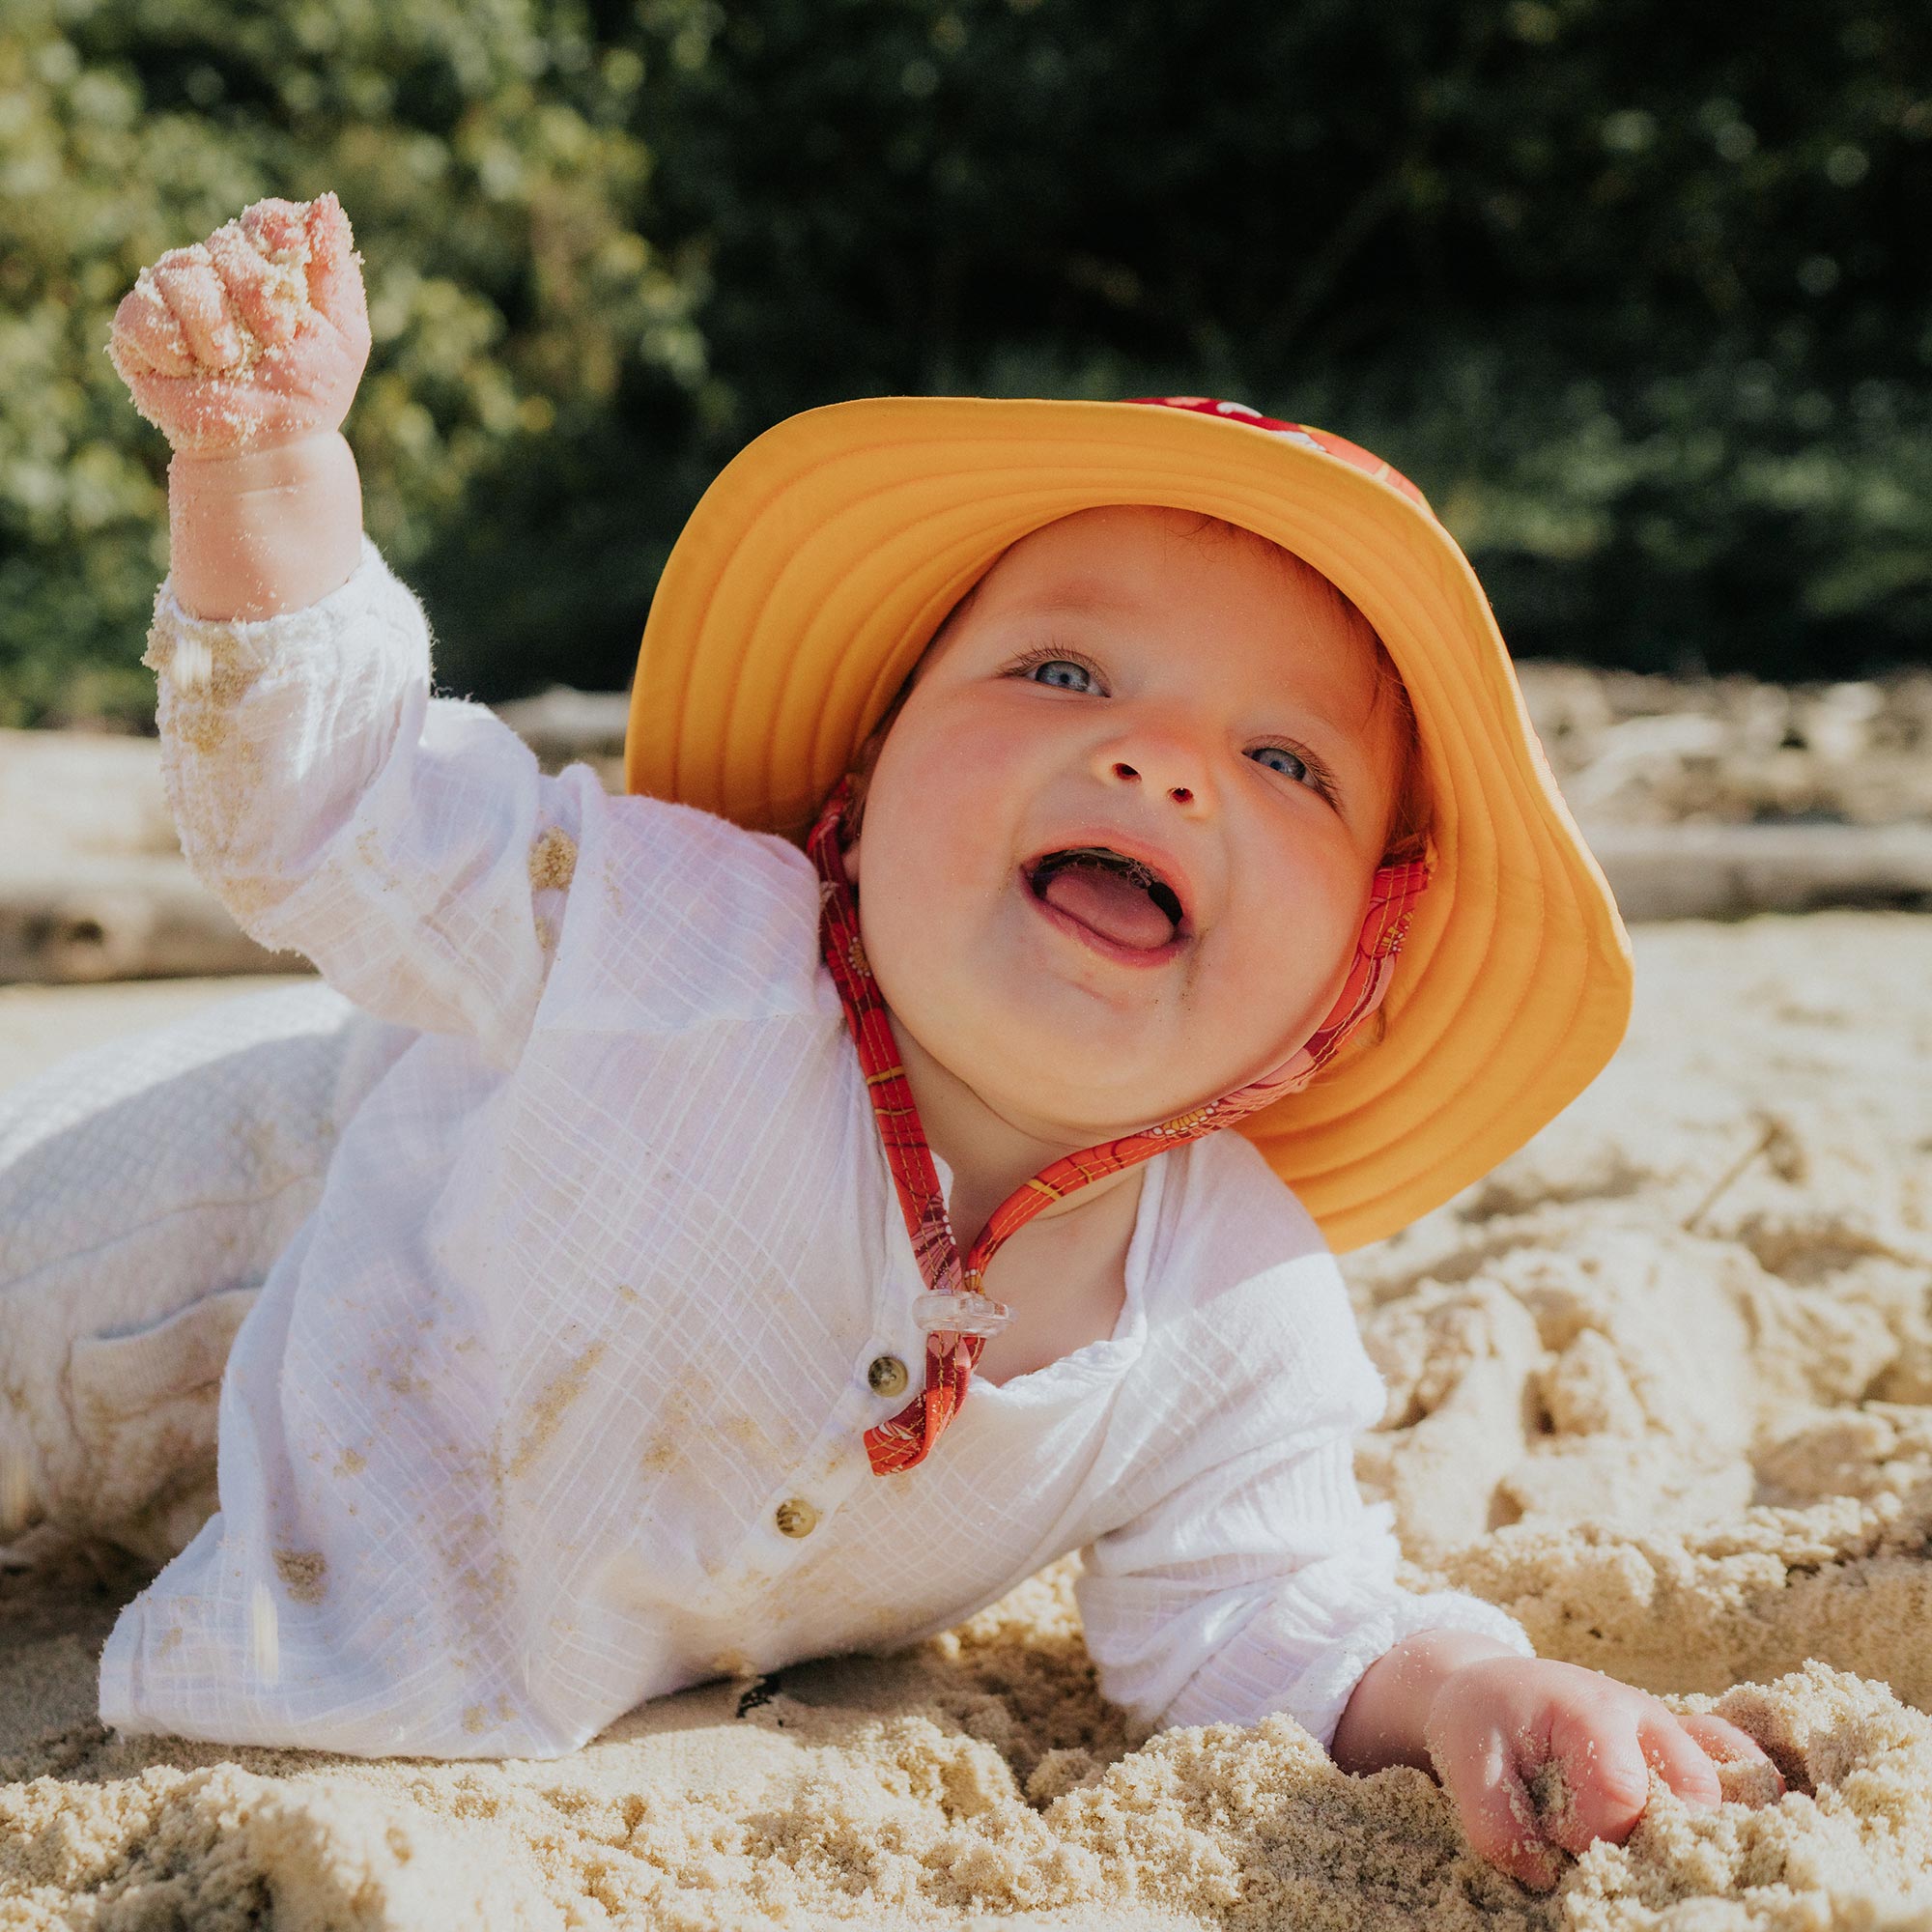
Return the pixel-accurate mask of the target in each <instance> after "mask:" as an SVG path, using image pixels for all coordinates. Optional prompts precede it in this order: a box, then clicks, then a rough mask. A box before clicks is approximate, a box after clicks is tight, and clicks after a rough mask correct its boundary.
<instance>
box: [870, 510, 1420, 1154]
mask: <svg viewBox="0 0 1932 1932" xmlns="http://www.w3.org/2000/svg"><path fill="white" fill-rule="evenodd" d="M1200 523H1201V520H1200V519H1199V518H1197V517H1194V516H1191V515H1187V514H1184V513H1181V512H1178V511H1171V510H1157V509H1150V508H1139V507H1128V508H1109V509H1098V510H1087V511H1083V512H1081V513H1080V514H1079V515H1077V516H1072V517H1067V518H1065V519H1064V520H1063V521H1062V522H1059V523H1056V524H1052V525H1049V526H1046V527H1045V528H1044V529H1040V530H1037V531H1036V532H1034V534H1033V535H1031V536H1029V537H1027V538H1025V539H1023V540H1022V541H1021V542H1019V543H1017V544H1015V545H1014V546H1013V547H1012V548H1011V549H1010V550H1009V551H1008V552H1007V553H1006V554H1005V555H1003V556H1002V557H1001V558H1000V559H999V561H998V562H997V563H996V564H995V565H994V566H993V568H992V570H991V571H990V572H989V573H988V574H987V575H986V576H985V577H984V578H983V579H982V580H981V581H980V586H979V589H978V591H977V593H976V594H975V596H974V597H973V598H972V600H971V601H970V602H969V604H968V605H967V606H966V607H965V609H964V610H963V611H960V612H959V613H957V614H956V615H955V617H954V619H953V621H952V626H951V627H950V629H949V630H948V631H947V633H946V634H945V636H944V638H943V639H942V640H941V641H940V642H939V643H938V644H937V646H936V647H935V648H934V649H933V650H932V651H930V652H929V653H928V655H927V657H926V659H925V661H924V662H923V665H922V666H921V668H920V672H919V676H918V679H917V681H916V683H915V684H914V686H913V689H912V692H911V694H910V696H908V697H907V699H906V702H905V705H904V708H903V709H902V710H901V711H900V713H899V715H898V717H897V719H896V720H895V722H894V724H893V726H892V728H891V730H890V731H889V733H888V734H887V736H886V740H885V743H884V745H883V747H882V748H881V750H880V753H879V759H878V763H877V766H876V768H875V770H874V772H873V776H872V780H871V785H870V790H869V792H868V794H867V803H866V812H865V822H864V828H863V835H862V837H861V838H859V839H857V840H856V841H855V842H854V844H853V846H852V847H851V850H850V852H849V853H848V855H847V866H848V869H849V870H850V871H851V873H852V875H853V877H854V878H855V879H856V880H857V881H858V884H859V908H860V926H861V931H862V934H863V937H864V941H865V946H866V951H867V956H868V957H869V959H870V961H871V965H872V969H873V972H874V973H875V974H876V976H877V978H878V981H879V986H880V990H881V991H882V992H883V993H884V995H885V998H886V1001H887V1004H888V1005H889V1006H890V1007H891V1009H892V1013H893V1019H894V1022H895V1026H897V1027H899V1028H901V1029H903V1030H906V1031H909V1032H910V1033H911V1034H912V1035H913V1037H915V1038H916V1039H917V1040H918V1042H919V1044H920V1045H921V1046H922V1047H923V1048H924V1050H925V1051H926V1052H927V1053H928V1054H929V1055H931V1057H932V1058H933V1059H934V1060H936V1061H938V1062H939V1063H940V1064H941V1065H943V1066H945V1067H946V1068H947V1069H948V1070H949V1071H950V1072H951V1073H952V1074H953V1075H954V1076H955V1077H956V1078H958V1079H960V1080H962V1081H963V1082H965V1083H966V1085H967V1086H969V1087H970V1088H971V1089H972V1090H973V1091H974V1092H975V1093H976V1094H978V1095H979V1097H980V1100H981V1101H982V1102H984V1103H985V1104H986V1105H988V1106H989V1107H991V1108H992V1109H994V1111H996V1112H997V1113H999V1114H1000V1115H1001V1116H1002V1117H1003V1118H1005V1119H1007V1120H1008V1121H1009V1122H1011V1123H1013V1124H1014V1125H1017V1126H1023V1127H1025V1128H1027V1129H1029V1130H1030V1131H1034V1132H1037V1133H1041V1134H1044V1135H1055V1134H1075V1135H1080V1134H1091V1135H1093V1136H1094V1137H1095V1138H1097V1137H1099V1136H1101V1135H1103V1134H1106V1133H1109V1132H1113V1133H1118V1132H1122V1131H1126V1130H1127V1129H1129V1128H1132V1127H1138V1126H1144V1125H1147V1124H1149V1123H1151V1122H1154V1121H1156V1120H1161V1119H1164V1118H1166V1117H1168V1116H1170V1115H1172V1114H1174V1113H1177V1112H1179V1111H1180V1110H1181V1109H1182V1108H1185V1107H1188V1106H1192V1105H1195V1104H1197V1103H1199V1102H1202V1101H1206V1100H1208V1099H1211V1098H1213V1097H1215V1096H1216V1095H1218V1094H1222V1093H1225V1092H1227V1091H1228V1090H1229V1089H1231V1088H1234V1087H1238V1086H1241V1085H1244V1084H1245V1083H1246V1082H1247V1081H1249V1080H1251V1079H1254V1078H1256V1077H1257V1076H1259V1075H1260V1074H1262V1073H1264V1072H1266V1071H1267V1070H1269V1069H1270V1068H1271V1067H1273V1066H1274V1065H1277V1064H1278V1063H1279V1062H1280V1061H1282V1060H1283V1059H1285V1058H1286V1057H1287V1056H1288V1055H1289V1054H1290V1053H1292V1052H1293V1050H1294V1048H1295V1047H1296V1046H1298V1045H1299V1044H1300V1043H1301V1042H1302V1041H1303V1040H1304V1039H1305V1038H1306V1037H1308V1035H1309V1034H1310V1033H1312V1032H1313V1031H1314V1029H1315V1028H1316V1026H1317V1025H1319V1024H1320V1022H1321V1020H1322V1018H1323V1017H1324V1016H1325V1015H1326V1013H1327V1011H1328V1009H1329V1007H1330V1006H1331V1004H1332V1003H1333V1001H1334V999H1335V997H1336V995H1337V994H1338V993H1339V992H1340V990H1341V985H1342V981H1343V980H1344V979H1345V977H1346V975H1347V972H1348V967H1349V963H1350V956H1351V954H1352V951H1353V945H1354V939H1355V935H1356V932H1357V930H1358V928H1359V926H1360V923H1361V920H1362V916H1363V913H1364V912H1365V910H1366V907H1367V900H1368V890H1369V884H1370V881H1371V879H1372V877H1373V875H1374V873H1375V869H1376V867H1377V865H1378V862H1379V860H1380V857H1381V853H1382V849H1383V843H1382V841H1383V835H1384V830H1385V827H1386V823H1387V819H1388V813H1389V810H1390V806H1391V794H1392V789H1393V782H1394V779H1395V776H1396V774H1395V771H1394V765H1395V759H1396V755H1397V751H1396V723H1395V717H1396V707H1395V706H1394V705H1392V704H1389V703H1383V704H1381V705H1380V706H1378V705H1377V704H1376V701H1375V687H1376V676H1375V646H1374V643H1373V640H1372V639H1371V638H1370V637H1369V635H1368V634H1367V632H1366V627H1363V626H1359V625H1350V623H1349V622H1348V621H1346V618H1345V617H1344V615H1343V614H1342V613H1341V612H1339V611H1337V610H1336V608H1335V605H1334V603H1333V601H1332V600H1331V599H1330V597H1329V596H1328V595H1326V594H1324V593H1325V586H1323V585H1321V582H1320V580H1318V579H1315V578H1314V577H1313V573H1312V572H1306V571H1305V570H1304V569H1303V568H1302V567H1301V566H1299V565H1297V564H1295V563H1293V561H1292V560H1290V559H1288V558H1286V557H1284V556H1283V555H1282V554H1280V553H1278V552H1275V551H1272V550H1271V549H1270V548H1269V547H1267V546H1266V545H1264V544H1263V543H1261V542H1260V541H1259V540H1251V539H1248V538H1247V537H1245V536H1237V535H1236V534H1234V533H1231V532H1229V531H1228V530H1226V529H1225V528H1222V527H1220V526H1210V527H1209V528H1208V529H1207V530H1205V531H1204V530H1202V529H1201V528H1200ZM1081 848H1105V849H1106V850H1107V851H1110V852H1112V853H1114V854H1118V855H1120V858H1121V860H1122V861H1138V862H1140V864H1141V865H1142V866H1143V867H1148V868H1150V869H1151V872H1153V873H1157V874H1158V875H1159V880H1158V882H1156V883H1155V884H1154V885H1153V887H1152V889H1151V890H1149V889H1148V887H1149V879H1148V874H1147V873H1146V872H1140V871H1135V870H1133V869H1132V868H1131V867H1129V866H1127V865H1125V864H1122V863H1117V862H1114V861H1109V860H1107V859H1104V858H1102V859H1098V860H1093V859H1090V860H1087V861H1077V860H1076V861H1067V860H1065V859H1061V860H1056V859H1054V858H1053V856H1052V855H1055V854H1065V853H1068V852H1073V851H1078V850H1080V849H1081ZM1177 911H1178V912H1179V921H1178V923H1176V922H1175V920H1174V919H1173V915H1174V914H1175V913H1176V912H1177Z"/></svg>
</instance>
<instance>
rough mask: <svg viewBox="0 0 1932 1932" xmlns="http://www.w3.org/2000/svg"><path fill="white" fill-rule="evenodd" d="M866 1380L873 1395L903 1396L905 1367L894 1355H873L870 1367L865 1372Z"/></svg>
mask: <svg viewBox="0 0 1932 1932" xmlns="http://www.w3.org/2000/svg"><path fill="white" fill-rule="evenodd" d="M866 1379H867V1381H868V1382H869V1383H870V1384H871V1386H872V1393H873V1394H874V1395H903V1394H904V1393H905V1386H906V1379H907V1378H906V1365H905V1364H904V1363H903V1362H902V1361H900V1360H899V1358H898V1357H897V1356H896V1355H874V1356H873V1357H872V1366H871V1367H870V1368H869V1369H867V1371H866Z"/></svg>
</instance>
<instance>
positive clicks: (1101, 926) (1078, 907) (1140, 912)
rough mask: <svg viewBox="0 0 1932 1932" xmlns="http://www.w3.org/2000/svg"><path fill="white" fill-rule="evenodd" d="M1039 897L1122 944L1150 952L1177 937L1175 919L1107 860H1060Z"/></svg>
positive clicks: (1104, 936) (1117, 943)
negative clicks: (1062, 862) (1065, 862)
mask: <svg viewBox="0 0 1932 1932" xmlns="http://www.w3.org/2000/svg"><path fill="white" fill-rule="evenodd" d="M1040 897H1041V898H1043V899H1044V900H1045V901H1046V902H1047V904H1048V905H1050V906H1056V907H1058V908H1059V910H1060V911H1062V912H1064V913H1065V914H1066V915H1067V916H1068V917H1069V918H1071V919H1077V920H1078V921H1079V922H1080V923H1081V924H1083V925H1091V926H1092V927H1093V928H1094V931H1095V932H1097V933H1099V934H1100V935H1101V937H1102V938H1104V939H1111V940H1113V941H1114V943H1115V944H1116V945H1118V946H1131V947H1133V948H1135V949H1136V950H1137V951H1139V952H1152V951H1153V950H1154V949H1155V948H1156V947H1160V946H1165V945H1166V944H1167V942H1168V941H1169V940H1170V939H1172V938H1173V937H1174V922H1173V921H1172V920H1170V919H1169V918H1168V916H1167V915H1166V914H1165V913H1164V912H1162V911H1161V909H1160V908H1159V907H1158V906H1157V905H1155V904H1154V902H1153V901H1152V900H1151V898H1149V897H1148V895H1147V894H1146V893H1145V892H1144V891H1143V890H1142V889H1141V888H1140V887H1139V886H1137V885H1135V884H1134V883H1133V881H1132V880H1131V879H1125V878H1122V876H1121V874H1120V873H1119V872H1117V871H1115V870H1114V869H1113V868H1112V867H1108V866H1093V865H1083V864H1080V863H1077V862H1076V863H1075V864H1073V865H1070V866H1062V867H1060V868H1059V869H1058V870H1057V871H1056V872H1054V873H1053V874H1052V876H1051V877H1049V878H1048V880H1047V882H1046V885H1045V887H1044V888H1043V889H1042V891H1041V893H1040Z"/></svg>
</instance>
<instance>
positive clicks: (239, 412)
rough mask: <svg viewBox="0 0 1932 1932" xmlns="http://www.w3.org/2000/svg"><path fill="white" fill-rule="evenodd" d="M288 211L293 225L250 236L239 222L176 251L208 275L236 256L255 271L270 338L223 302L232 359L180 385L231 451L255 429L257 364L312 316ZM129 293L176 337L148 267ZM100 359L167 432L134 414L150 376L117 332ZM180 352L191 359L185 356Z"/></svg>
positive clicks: (303, 257) (298, 228)
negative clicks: (201, 398) (227, 255)
mask: <svg viewBox="0 0 1932 1932" xmlns="http://www.w3.org/2000/svg"><path fill="white" fill-rule="evenodd" d="M292 206H293V210H294V213H293V218H292V219H288V220H284V221H280V222H277V223H276V224H274V226H273V228H272V230H270V229H267V228H257V229H256V230H255V232H254V233H253V234H252V235H251V233H250V232H249V231H248V230H247V229H245V228H244V227H243V224H242V223H241V221H240V220H239V219H238V220H233V221H225V222H223V223H222V224H221V226H220V227H219V228H217V229H216V230H215V231H214V233H213V235H211V236H210V237H209V239H208V240H207V241H198V242H196V243H194V244H193V245H192V246H191V247H189V248H185V249H183V250H181V251H179V253H180V254H181V255H183V256H185V257H186V258H188V259H189V260H190V261H192V262H193V263H195V264H196V265H198V266H202V267H207V268H209V269H210V270H213V264H214V259H215V256H216V255H217V254H221V253H224V252H226V251H235V252H236V253H239V254H242V255H244V256H245V257H246V258H249V259H250V260H251V263H252V262H259V263H260V264H261V265H262V266H261V267H260V268H259V269H257V270H256V271H255V272H256V274H257V275H258V277H259V281H258V291H259V300H260V302H261V310H260V319H261V320H262V321H263V322H265V323H267V324H268V325H269V327H270V334H269V335H266V336H265V335H264V334H263V333H262V331H261V329H260V328H258V327H257V326H256V324H255V322H254V321H251V319H250V318H249V316H248V315H247V314H246V313H245V312H244V310H243V307H242V305H241V303H239V302H237V301H235V300H233V299H232V298H226V297H224V298H223V302H222V320H221V331H222V335H223V339H224V340H225V341H226V342H227V343H228V344H229V345H230V347H231V348H232V351H233V354H232V355H231V356H230V358H229V359H228V360H226V361H224V362H222V363H221V364H219V365H218V366H215V367H209V366H206V365H205V364H204V365H202V366H198V367H196V368H195V369H194V370H193V372H192V374H191V376H190V377H189V378H188V379H187V380H191V381H194V382H196V383H198V384H202V385H203V390H204V393H205V395H206V397H207V410H206V413H205V415H204V417H203V419H202V420H203V423H204V425H205V427H212V426H219V427H221V428H223V429H225V430H227V431H228V432H230V435H229V437H228V438H226V439H224V440H227V441H232V442H233V443H234V444H236V445H238V446H243V445H245V444H247V443H248V442H249V441H250V440H252V439H253V438H254V437H255V436H257V435H259V434H260V432H261V430H262V428H263V423H264V417H263V413H262V409H261V403H260V399H259V397H258V396H257V394H256V383H255V380H254V378H255V375H256V370H257V365H258V364H260V363H261V362H263V361H264V360H265V359H269V358H272V357H274V356H276V355H280V354H282V353H283V352H284V351H285V350H286V348H287V345H288V344H289V343H290V342H292V341H294V340H295V338H296V337H297V336H298V334H299V333H300V332H301V330H302V329H303V328H304V327H307V326H308V325H309V323H310V322H311V321H312V320H313V319H314V318H315V317H316V315H317V314H318V311H317V309H316V307H315V304H314V303H313V302H312V301H311V299H310V298H309V286H308V265H309V258H310V255H311V252H312V251H311V247H310V242H309V235H308V230H307V227H306V224H305V221H304V218H303V217H304V216H305V215H306V213H307V211H308V207H309V204H307V203H298V204H293V205H292ZM265 244H266V245H265ZM129 294H130V298H131V299H132V300H133V301H134V302H135V303H136V304H138V305H139V306H140V307H141V308H143V309H145V310H146V311H147V312H148V314H149V315H150V316H151V318H153V320H154V321H155V322H156V324H157V325H158V326H159V327H160V329H161V332H162V333H163V334H165V335H173V336H176V337H180V335H181V330H180V327H179V325H178V324H177V323H176V322H175V321H174V319H173V312H172V310H170V308H169V306H168V302H167V298H166V297H165V296H164V295H163V294H162V292H161V288H160V284H159V283H158V282H157V281H156V276H155V269H154V267H152V266H151V267H148V268H144V269H143V270H141V271H140V273H139V274H138V275H136V276H135V278H134V286H133V289H132V290H131V291H130V292H129ZM107 353H108V357H109V359H110V360H111V361H112V362H113V364H114V368H115V372H116V374H118V375H119V376H120V378H121V380H122V381H123V382H124V383H126V384H128V389H129V392H130V394H131V395H132V397H133V399H134V405H135V408H136V409H137V410H139V411H140V412H141V414H143V415H144V416H146V417H147V419H148V420H149V421H150V422H152V423H154V424H155V426H156V428H157V429H162V430H163V431H165V430H166V428H167V425H166V424H165V423H163V422H161V421H160V420H159V419H158V418H157V417H156V415H155V414H153V413H152V412H150V411H149V410H147V409H145V408H143V407H142V404H141V390H140V384H139V383H138V382H137V380H136V379H137V378H138V377H148V378H150V379H152V377H153V375H154V374H155V371H154V368H153V366H152V365H151V364H149V363H148V362H147V361H146V360H145V358H143V357H141V356H140V353H139V351H138V350H131V351H130V350H129V349H128V348H127V346H125V345H124V344H123V343H122V341H121V340H120V334H119V331H118V330H117V331H116V335H115V337H114V339H112V340H110V341H109V343H108V346H107ZM188 353H189V355H192V352H191V351H190V352H188ZM196 359H197V360H198V358H196Z"/></svg>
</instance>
